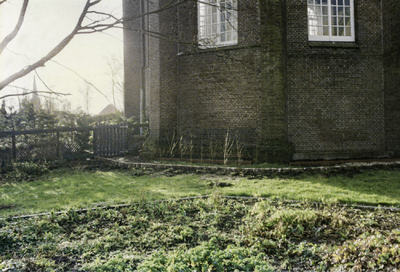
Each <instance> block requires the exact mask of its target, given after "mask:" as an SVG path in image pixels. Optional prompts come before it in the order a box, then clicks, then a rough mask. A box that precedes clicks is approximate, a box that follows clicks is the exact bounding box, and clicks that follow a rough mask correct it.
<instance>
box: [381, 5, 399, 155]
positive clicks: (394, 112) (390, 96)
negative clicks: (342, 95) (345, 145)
mask: <svg viewBox="0 0 400 272" xmlns="http://www.w3.org/2000/svg"><path fill="white" fill-rule="evenodd" d="M383 10H384V12H385V16H384V22H383V26H384V34H385V36H384V45H385V48H384V66H385V124H386V127H385V129H386V140H387V150H388V151H391V152H394V155H395V156H400V106H399V105H400V16H399V14H400V2H399V1H398V0H387V1H383Z"/></svg>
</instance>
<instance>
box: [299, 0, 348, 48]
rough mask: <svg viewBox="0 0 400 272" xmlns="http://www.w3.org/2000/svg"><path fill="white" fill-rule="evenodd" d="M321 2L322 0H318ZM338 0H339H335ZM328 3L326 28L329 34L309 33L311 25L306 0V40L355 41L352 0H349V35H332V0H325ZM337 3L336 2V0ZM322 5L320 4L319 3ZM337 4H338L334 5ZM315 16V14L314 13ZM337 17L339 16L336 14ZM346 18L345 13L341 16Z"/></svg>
mask: <svg viewBox="0 0 400 272" xmlns="http://www.w3.org/2000/svg"><path fill="white" fill-rule="evenodd" d="M320 1H321V3H322V0H320ZM336 1H339V0H336ZM343 1H344V0H343ZM327 3H328V5H327V7H328V25H327V26H328V29H329V35H325V36H324V35H311V27H312V25H311V24H310V20H311V19H310V10H311V8H310V6H309V5H310V4H309V0H307V30H308V40H309V41H329V42H355V24H354V21H355V20H354V0H350V24H351V25H350V31H351V35H350V36H334V35H332V27H333V26H332V17H334V15H332V0H328V1H327ZM337 3H338V2H337ZM312 5H314V4H312ZM321 6H322V4H321ZM336 6H338V5H336ZM314 16H317V15H314ZM337 18H339V16H337ZM343 18H346V15H345V16H344V17H343ZM343 26H344V28H346V26H345V24H344V25H343Z"/></svg>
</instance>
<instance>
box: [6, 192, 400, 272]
mask: <svg viewBox="0 0 400 272" xmlns="http://www.w3.org/2000/svg"><path fill="white" fill-rule="evenodd" d="M338 214H339V215H338ZM371 214H372V215H371ZM335 217H336V218H337V219H335ZM342 217H345V218H346V219H347V220H345V221H343V222H342V224H341V225H339V224H338V223H337V222H338V221H339V220H340V219H339V218H342ZM371 217H374V220H375V221H376V222H377V225H376V226H375V225H374V226H373V227H371V226H370V225H368V224H365V225H364V226H363V227H361V226H360V224H359V222H363V221H366V218H371ZM388 222H390V223H388ZM399 229H400V215H399V214H398V213H393V212H385V213H381V212H371V211H368V210H366V211H362V210H357V209H351V208H336V207H334V206H331V207H329V206H323V207H318V208H317V207H313V206H310V205H307V204H303V203H297V204H283V203H275V202H271V201H257V200H247V201H245V202H242V201H235V200H230V199H225V198H222V197H221V196H219V195H218V193H215V194H214V196H213V197H210V198H209V199H196V200H193V201H188V200H186V201H168V202H160V203H141V204H139V205H134V206H131V207H124V208H121V209H108V210H104V209H98V210H90V211H88V212H87V213H86V214H85V213H76V212H74V211H72V210H70V211H66V212H65V213H63V214H59V215H56V214H54V213H53V214H51V215H49V216H48V217H42V218H32V219H29V220H18V221H14V222H7V221H0V260H1V261H0V270H7V271H8V270H10V271H12V270H13V269H14V270H29V269H30V270H54V269H57V270H58V271H71V270H78V269H81V270H84V271H117V270H118V271H136V270H137V271H175V270H178V269H181V270H182V271H194V270H197V271H202V269H204V271H234V270H235V269H237V270H239V271H279V269H289V270H291V269H293V268H294V267H296V268H297V269H300V271H306V270H312V271H315V270H316V271H331V270H333V271H335V270H337V271H339V270H342V271H343V270H344V271H351V270H352V271H368V270H371V271H372V270H379V271H391V270H392V271H393V269H394V268H395V267H398V264H399V259H398V256H399V255H400V247H399V243H400V231H399ZM343 237H344V238H343ZM117 268H118V269H117ZM113 269H114V270H113ZM115 269H117V270H115Z"/></svg>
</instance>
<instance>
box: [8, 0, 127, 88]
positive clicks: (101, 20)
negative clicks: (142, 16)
mask: <svg viewBox="0 0 400 272" xmlns="http://www.w3.org/2000/svg"><path fill="white" fill-rule="evenodd" d="M7 1H8V0H3V1H0V5H2V4H4V3H6V2H7ZM29 1H30V0H24V2H23V5H22V7H21V10H20V13H19V18H18V21H17V24H16V25H15V27H14V29H13V30H12V31H11V33H9V34H8V35H7V36H6V37H5V38H4V39H3V41H1V43H0V56H1V54H2V52H3V51H4V49H6V48H7V46H8V44H9V43H10V42H11V41H12V40H14V39H15V37H17V35H18V33H19V30H20V28H21V26H22V25H23V23H24V19H25V16H26V10H27V7H28V5H29ZM101 1H102V0H86V4H85V6H84V8H83V10H82V12H81V14H80V16H79V19H78V21H77V23H76V25H75V27H74V29H73V30H72V32H71V33H69V34H68V35H67V36H66V37H65V38H64V39H63V40H62V41H61V42H60V43H58V44H57V45H56V46H55V47H54V48H53V49H51V50H50V51H49V52H48V53H47V54H46V55H45V56H44V57H42V58H41V59H39V60H38V61H36V62H34V63H32V64H30V65H28V66H26V67H24V68H22V69H21V70H19V71H18V72H16V73H14V74H12V75H10V76H9V77H7V78H5V79H4V80H2V81H1V82H0V91H1V90H2V89H4V88H5V87H6V86H8V85H9V84H10V83H12V82H14V81H15V80H17V79H19V78H21V77H24V76H26V75H27V74H29V73H30V72H32V71H34V70H35V69H37V68H39V67H43V66H44V65H45V63H46V62H48V61H49V60H51V59H52V58H53V57H55V56H56V55H57V54H59V53H60V52H61V51H62V50H63V49H64V48H65V47H66V46H67V45H68V43H69V42H70V41H71V40H72V39H73V38H74V37H75V36H76V35H79V34H89V33H95V32H102V31H105V30H107V29H110V28H113V27H117V26H121V25H122V18H116V17H114V16H113V15H112V14H108V13H104V12H99V11H96V10H93V7H94V6H96V5H97V4H99V3H100V2H101ZM90 15H95V17H96V19H91V18H90ZM85 19H87V20H85Z"/></svg>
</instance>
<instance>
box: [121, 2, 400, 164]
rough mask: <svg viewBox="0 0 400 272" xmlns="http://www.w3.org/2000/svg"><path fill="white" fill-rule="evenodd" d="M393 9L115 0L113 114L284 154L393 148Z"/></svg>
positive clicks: (399, 47) (398, 29) (397, 122)
mask: <svg viewBox="0 0 400 272" xmlns="http://www.w3.org/2000/svg"><path fill="white" fill-rule="evenodd" d="M140 14H146V15H145V16H139V15H140ZM399 14H400V1H398V0H384V1H377V0H204V1H202V2H196V1H181V2H171V1H170V0H155V1H149V0H124V16H125V18H126V25H125V31H124V39H125V41H124V42H125V113H126V115H127V116H135V117H137V118H138V121H143V120H145V119H148V120H149V124H150V132H151V135H152V137H154V138H159V139H161V138H164V137H169V136H170V135H171V133H173V131H177V130H179V131H180V132H182V133H187V134H188V135H189V134H190V135H191V137H194V139H195V141H197V142H199V141H201V140H202V139H204V138H206V137H207V135H209V134H210V133H214V134H215V135H220V136H221V137H223V135H224V133H226V131H227V130H228V129H229V131H230V132H231V133H232V135H235V137H236V138H238V139H240V141H241V142H243V143H245V145H246V146H252V145H253V146H254V145H255V143H256V142H257V143H259V142H260V141H261V142H271V143H272V142H274V141H280V142H287V143H290V144H291V145H293V147H294V154H293V157H292V158H293V159H294V160H303V159H324V158H325V159H333V158H357V157H358V158H361V157H382V156H398V155H400V106H399V105H400V87H399V86H400V43H399V41H400V16H399ZM168 135H169V136H168ZM250 156H251V155H250Z"/></svg>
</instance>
